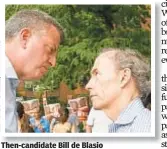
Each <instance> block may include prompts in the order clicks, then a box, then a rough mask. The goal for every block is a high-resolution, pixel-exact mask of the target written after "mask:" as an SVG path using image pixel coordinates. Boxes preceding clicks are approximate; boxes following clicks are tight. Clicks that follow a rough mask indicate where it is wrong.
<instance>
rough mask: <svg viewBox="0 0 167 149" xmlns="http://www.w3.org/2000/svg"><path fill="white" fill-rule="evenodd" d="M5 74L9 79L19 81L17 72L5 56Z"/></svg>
mask: <svg viewBox="0 0 167 149" xmlns="http://www.w3.org/2000/svg"><path fill="white" fill-rule="evenodd" d="M5 57H6V58H5V74H6V77H7V78H13V79H18V76H17V74H16V71H15V70H14V67H13V65H12V64H11V62H10V60H9V59H8V57H7V56H5Z"/></svg>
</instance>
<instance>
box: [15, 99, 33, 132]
mask: <svg viewBox="0 0 167 149" xmlns="http://www.w3.org/2000/svg"><path fill="white" fill-rule="evenodd" d="M16 108H17V113H18V132H19V133H28V132H33V130H32V129H31V127H30V125H29V118H30V116H29V115H27V114H26V113H25V111H24V106H23V104H22V103H21V102H19V101H16Z"/></svg>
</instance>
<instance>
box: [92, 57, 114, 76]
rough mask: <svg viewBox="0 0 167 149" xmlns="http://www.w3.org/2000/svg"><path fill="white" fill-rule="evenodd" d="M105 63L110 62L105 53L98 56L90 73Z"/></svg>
mask: <svg viewBox="0 0 167 149" xmlns="http://www.w3.org/2000/svg"><path fill="white" fill-rule="evenodd" d="M106 64H111V60H109V58H108V57H107V56H106V55H100V56H98V57H97V58H96V60H95V63H94V65H93V67H92V70H91V73H93V72H94V71H95V70H99V69H101V67H105V66H106Z"/></svg>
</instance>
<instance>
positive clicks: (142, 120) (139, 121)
mask: <svg viewBox="0 0 167 149" xmlns="http://www.w3.org/2000/svg"><path fill="white" fill-rule="evenodd" d="M150 131H151V112H150V111H149V110H148V109H146V108H145V107H144V106H143V104H142V101H141V100H140V99H139V98H138V99H135V100H134V101H132V102H131V103H130V104H129V105H128V107H127V108H126V109H125V110H123V111H122V112H121V114H120V116H119V117H118V119H117V120H116V121H115V122H112V124H110V125H109V132H110V133H115V132H120V133H123V132H134V133H138V132H150Z"/></svg>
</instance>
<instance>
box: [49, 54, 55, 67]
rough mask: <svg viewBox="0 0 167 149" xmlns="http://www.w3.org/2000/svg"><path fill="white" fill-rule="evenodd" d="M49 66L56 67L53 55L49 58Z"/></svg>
mask: <svg viewBox="0 0 167 149" xmlns="http://www.w3.org/2000/svg"><path fill="white" fill-rule="evenodd" d="M50 64H51V66H52V67H54V66H56V56H55V55H54V56H52V57H51V58H50Z"/></svg>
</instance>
